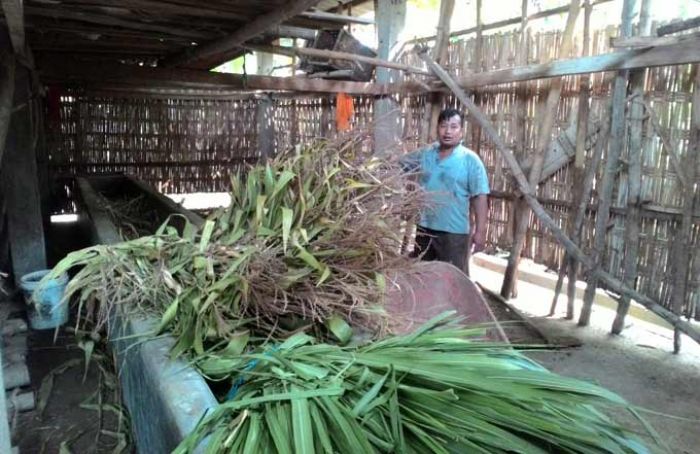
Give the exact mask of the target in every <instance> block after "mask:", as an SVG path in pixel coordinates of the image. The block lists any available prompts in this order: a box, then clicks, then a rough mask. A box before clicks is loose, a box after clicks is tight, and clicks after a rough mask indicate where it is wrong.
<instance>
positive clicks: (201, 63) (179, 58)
mask: <svg viewBox="0 0 700 454" xmlns="http://www.w3.org/2000/svg"><path fill="white" fill-rule="evenodd" d="M318 2H319V0H290V1H288V2H287V3H286V4H285V5H280V6H279V7H277V8H275V9H274V10H273V11H271V12H269V13H267V14H263V15H260V16H258V17H257V18H255V19H253V21H252V22H250V23H248V24H246V25H244V26H243V27H241V28H239V29H238V30H237V31H235V32H234V33H232V34H231V35H229V36H227V37H225V38H222V39H219V40H216V41H213V42H210V43H208V44H204V45H201V46H197V47H196V48H195V49H194V50H193V51H191V52H185V53H181V54H179V55H175V56H173V57H171V58H168V59H165V60H164V61H163V66H165V67H169V68H172V67H177V66H181V67H182V66H185V67H197V68H206V69H209V68H212V67H215V66H217V65H219V64H221V63H223V62H224V61H225V60H222V56H224V58H225V55H226V54H228V53H230V52H232V51H235V50H236V49H237V48H238V47H240V45H241V44H243V43H244V42H246V41H248V40H249V39H251V38H254V37H256V36H258V35H260V34H262V33H264V32H265V31H266V30H269V29H270V28H272V27H274V26H276V25H279V24H280V23H281V22H283V21H285V20H287V19H289V18H291V17H293V16H296V15H298V14H300V13H302V12H304V11H306V10H307V9H308V8H310V7H312V6H314V5H315V4H316V3H318Z"/></svg>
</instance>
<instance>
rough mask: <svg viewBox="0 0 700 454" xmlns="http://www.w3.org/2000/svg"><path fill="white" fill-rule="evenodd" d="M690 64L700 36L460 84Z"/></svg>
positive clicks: (699, 50)
mask: <svg viewBox="0 0 700 454" xmlns="http://www.w3.org/2000/svg"><path fill="white" fill-rule="evenodd" d="M686 63H700V43H698V40H697V39H695V40H688V41H683V42H680V43H677V44H671V45H668V46H657V47H649V48H641V49H633V50H627V51H622V52H612V53H608V54H601V55H596V56H593V57H581V58H572V59H569V60H557V61H553V62H550V63H542V64H537V65H530V66H521V67H517V68H509V69H500V70H497V71H488V72H483V73H473V74H469V75H466V76H462V77H461V78H460V79H459V83H460V85H461V86H462V87H464V88H476V87H480V86H484V85H496V84H507V83H511V82H522V81H526V80H534V79H546V78H550V77H561V76H571V75H576V74H586V73H596V72H603V71H617V70H621V69H636V68H648V67H654V66H671V65H683V64H686Z"/></svg>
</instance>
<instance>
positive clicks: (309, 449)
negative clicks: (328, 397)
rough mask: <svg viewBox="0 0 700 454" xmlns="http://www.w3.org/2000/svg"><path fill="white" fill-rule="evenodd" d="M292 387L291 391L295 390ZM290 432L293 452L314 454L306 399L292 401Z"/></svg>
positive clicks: (311, 426) (311, 427)
mask: <svg viewBox="0 0 700 454" xmlns="http://www.w3.org/2000/svg"><path fill="white" fill-rule="evenodd" d="M297 389H298V388H297V387H292V390H293V391H294V390H297ZM292 430H293V437H294V451H295V452H303V453H314V452H315V447H314V440H313V437H314V433H313V425H312V423H311V414H310V411H309V401H308V400H307V399H292Z"/></svg>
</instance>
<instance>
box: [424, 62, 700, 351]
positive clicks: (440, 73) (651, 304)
mask: <svg viewBox="0 0 700 454" xmlns="http://www.w3.org/2000/svg"><path fill="white" fill-rule="evenodd" d="M419 56H420V58H421V59H422V60H423V61H424V62H425V63H426V64H427V65H428V68H429V69H430V70H431V71H433V73H434V74H435V75H436V76H437V77H438V78H439V79H440V80H442V81H443V83H444V84H445V85H447V87H449V89H450V90H451V91H452V92H453V93H454V94H455V96H456V97H457V99H459V100H460V101H461V102H462V104H463V105H464V106H465V107H466V108H467V110H468V111H469V113H470V114H471V115H472V117H473V121H476V122H478V123H479V125H480V126H481V127H482V128H483V129H484V131H485V132H486V133H487V134H488V135H489V137H490V139H491V141H492V142H493V144H494V145H495V147H496V150H497V151H498V152H499V153H500V154H501V156H502V157H503V159H504V160H505V162H506V163H507V164H508V167H509V168H510V170H511V172H512V173H513V178H514V179H515V181H516V182H517V184H518V188H519V189H520V191H521V193H522V194H523V197H524V198H525V200H527V201H528V205H529V206H530V208H531V209H532V211H533V212H534V213H535V215H536V216H537V217H538V218H539V219H540V221H542V223H543V224H544V225H545V226H546V227H547V228H549V229H550V231H551V232H552V234H553V235H554V237H555V238H556V239H557V241H558V242H559V243H560V244H561V245H562V246H563V247H564V248H565V249H566V250H567V251H569V253H570V254H571V255H572V256H573V257H574V258H575V259H576V260H578V261H580V262H581V264H582V265H583V266H584V267H585V268H587V269H589V270H590V271H591V273H592V274H594V275H595V276H596V277H597V278H598V279H600V280H601V281H602V282H603V283H604V284H605V285H607V286H608V287H609V288H610V289H611V290H613V291H616V292H618V293H620V294H629V295H630V296H631V297H632V298H633V299H634V300H636V301H637V302H639V303H640V304H642V305H643V306H644V307H646V308H647V309H649V310H650V311H652V312H653V313H654V314H656V315H658V316H659V317H661V318H662V319H664V320H666V321H667V322H668V323H670V324H671V325H673V326H676V327H678V328H679V329H680V330H681V331H682V332H684V333H685V334H687V335H688V336H689V337H690V338H692V339H693V340H695V341H696V342H698V343H700V331H698V330H697V329H696V328H695V327H694V326H693V325H692V324H690V323H688V322H686V321H685V320H683V319H682V318H680V317H679V316H677V315H676V314H674V313H673V312H671V311H669V310H668V309H666V308H664V307H663V306H661V305H660V304H658V303H657V302H656V301H654V300H653V299H651V298H649V297H648V296H646V295H643V294H641V293H639V292H638V291H636V290H634V289H631V288H629V287H627V286H626V285H625V284H624V283H623V282H622V281H620V280H619V279H617V278H615V277H614V276H612V275H611V274H609V273H606V272H605V271H603V270H601V269H600V268H599V267H597V266H596V262H595V261H594V260H592V259H591V258H590V257H588V256H587V255H586V254H584V253H583V251H582V250H581V249H580V248H579V247H578V246H577V245H576V244H575V243H574V242H573V241H571V239H569V237H567V236H566V234H565V233H564V231H562V229H561V228H559V226H558V225H557V224H556V222H555V221H554V220H553V219H552V217H551V216H549V214H548V213H547V211H545V209H544V208H543V207H542V205H541V204H540V203H539V201H538V200H537V197H536V196H535V193H534V191H533V188H532V187H531V186H530V184H529V183H528V181H527V178H526V177H525V174H524V173H523V171H522V169H521V168H520V165H519V164H518V161H517V160H516V159H515V156H514V155H513V153H512V152H511V151H510V150H509V149H508V147H507V145H506V143H505V142H504V141H503V139H502V138H501V137H500V136H499V135H498V132H496V129H495V128H494V126H493V125H492V124H491V122H490V121H489V120H488V119H487V118H486V116H485V115H484V113H483V112H481V110H480V109H479V108H478V107H477V106H476V105H474V102H473V101H472V100H471V99H469V97H468V96H467V95H466V93H465V92H464V90H463V89H462V88H461V87H460V86H459V85H458V84H457V82H456V81H455V80H454V79H452V77H451V76H450V75H449V74H448V73H447V72H446V71H445V70H444V69H442V67H440V66H439V65H438V64H436V63H435V62H434V61H433V60H432V59H431V58H430V57H429V56H428V55H427V54H426V53H425V51H422V52H419Z"/></svg>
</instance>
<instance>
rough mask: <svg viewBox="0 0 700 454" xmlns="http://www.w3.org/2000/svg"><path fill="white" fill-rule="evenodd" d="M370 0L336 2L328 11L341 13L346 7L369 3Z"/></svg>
mask: <svg viewBox="0 0 700 454" xmlns="http://www.w3.org/2000/svg"><path fill="white" fill-rule="evenodd" d="M370 1H372V0H350V1H347V2H338V3H339V5H338V6H334V7H333V8H330V9H328V12H329V13H338V14H340V13H342V12H343V11H345V10H347V9H348V8H350V9H352V8H354V7H356V6H360V5H363V4H365V3H369V2H370Z"/></svg>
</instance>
